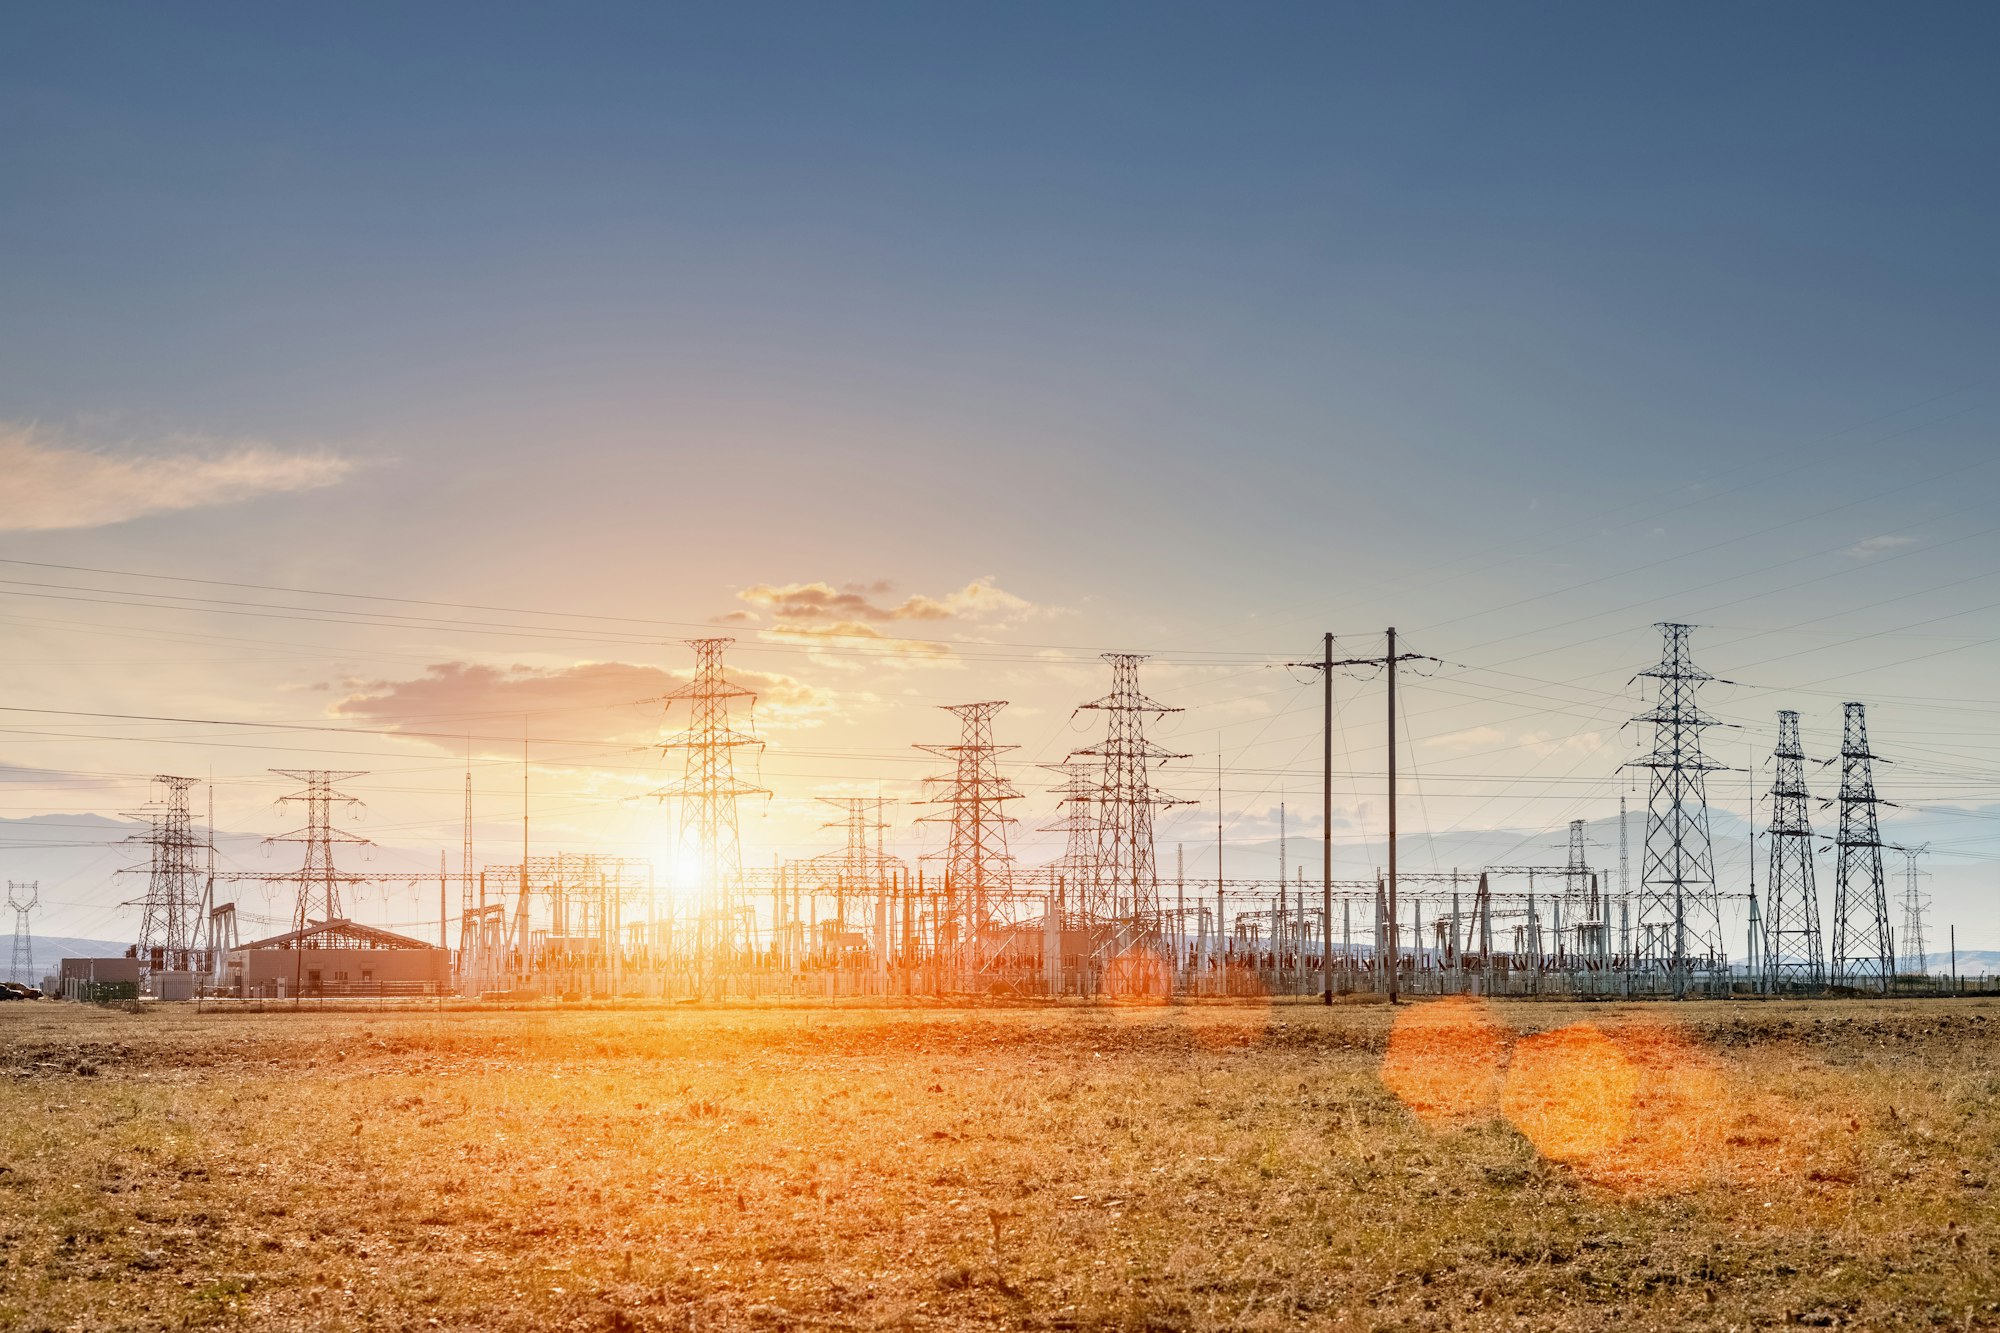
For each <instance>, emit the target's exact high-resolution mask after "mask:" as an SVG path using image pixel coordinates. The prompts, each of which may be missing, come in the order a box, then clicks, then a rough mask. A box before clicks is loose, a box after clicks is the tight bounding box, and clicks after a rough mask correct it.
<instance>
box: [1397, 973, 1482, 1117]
mask: <svg viewBox="0 0 2000 1333" xmlns="http://www.w3.org/2000/svg"><path fill="white" fill-rule="evenodd" d="M1508 1035H1509V1034H1508V1032H1507V1030H1506V1029H1505V1028H1503V1027H1501V1026H1500V1025H1499V1024H1498V1023H1496V1022H1494V1021H1493V1019H1492V1018H1491V1017H1490V1016H1488V1014H1487V1011H1486V1008H1485V1006H1483V1005H1482V1004H1480V1003H1479V1002H1478V1001H1476V1000H1472V999H1467V998H1465V997H1463V996H1453V997H1450V998H1448V999H1443V1000H1438V1001H1435V1002H1433V1003H1430V1004H1419V1005H1413V1006H1412V1007H1410V1008H1408V1009H1406V1010H1404V1011H1403V1012H1402V1013H1400V1014H1398V1015H1397V1017H1396V1023H1395V1026H1394V1027H1393V1028H1391V1029H1390V1032H1389V1049H1388V1052H1387V1053H1386V1054H1385V1055H1384V1056H1383V1057H1382V1081H1383V1082H1384V1083H1386V1084H1388V1085H1389V1090H1390V1091H1391V1092H1393V1093H1395V1094H1396V1095H1397V1096H1398V1097H1400V1098H1402V1100H1403V1104H1404V1105H1405V1106H1408V1107H1409V1108H1410V1110H1411V1111H1413V1112H1415V1113H1416V1115H1417V1116H1418V1117H1419V1118H1420V1119H1422V1120H1424V1121H1425V1122H1426V1123H1428V1124H1432V1125H1446V1124H1451V1123H1454V1122H1458V1121H1464V1120H1469V1119H1476V1118H1478V1117H1480V1116H1483V1115H1488V1114H1491V1113H1492V1112H1493V1111H1494V1109H1495V1108H1497V1107H1498V1106H1499V1104H1500V1081H1501V1069H1502V1062H1503V1061H1504V1059H1505V1058H1506V1054H1507V1038H1508Z"/></svg>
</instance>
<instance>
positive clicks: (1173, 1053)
mask: <svg viewBox="0 0 2000 1333" xmlns="http://www.w3.org/2000/svg"><path fill="white" fill-rule="evenodd" d="M1996 1057H2000V1003H1991V1002H1987V1001H1980V1000H1967V1001H1960V1002H1949V1003H1937V1002H1932V1003H1921V1002H1909V1003H1893V1004H1872V1003H1866V1002H1833V1003H1826V1004H1820V1005H1797V1004H1755V1003H1744V1002H1736V1003H1705V1004H1686V1005H1678V1006H1671V1005H1650V1006H1623V1007H1621V1006H1609V1005H1595V1006H1587V1007H1586V1006H1564V1005H1542V1004H1525V1003H1516V1004H1511V1005H1500V1006H1497V1007H1494V1008H1491V1009H1486V1008H1475V1007H1473V1006H1471V1005H1464V1004H1453V1003H1446V1004H1442V1005H1439V1004H1432V1005H1421V1004H1419V1005H1414V1006H1409V1007H1408V1008H1406V1009H1405V1010H1404V1011H1403V1017H1402V1018H1401V1019H1400V1026H1399V1027H1398V1028H1397V1029H1396V1031H1395V1033H1394V1036H1393V1038H1392V1034H1391V1015H1390V1013H1389V1011H1387V1010H1386V1009H1384V1008H1382V1007H1379V1006H1359V1007H1341V1008H1336V1009H1332V1010H1327V1009H1321V1008H1317V1007H1310V1006H1301V1007H1296V1008H1294V1007H1289V1006H1286V1007H1278V1008H1268V1009H1258V1008H1235V1007H1229V1008H1224V1007H1216V1008H1191V1009H1178V1008H1177V1009H1134V1010H1108V1009H1087V1010H1086V1009H1078V1010H1049V1009H1015V1010H1009V1009H983V1010H921V1009H901V1010H899V1009H880V1010H837V1011H836V1010H828V1009H804V1008H791V1009H768V1010H759V1009H727V1008H725V1009H708V1010H702V1009H694V1008H689V1007H676V1008H667V1009H662V1008H646V1009H630V1010H581V1011H565V1012H555V1011H524V1012H497V1013H496V1012H476V1011H458V1012H454V1011H443V1012H425V1011H415V1010H412V1011H402V1012H388V1011H384V1012H375V1013H368V1012H328V1013H314V1012H305V1013H298V1014H294V1013H269V1014H255V1013H247V1014H238V1013H219V1014H218V1013H212V1012H210V1013H202V1014H199V1015H197V1014H196V1013H195V1012H193V1010H192V1009H191V1008H190V1007H187V1006H171V1007H166V1006H161V1007H155V1008H149V1009H148V1010H147V1011H146V1012H143V1013H137V1014H132V1013H125V1012H119V1011H103V1010H95V1009H86V1008H81V1007H78V1006H74V1005H62V1006H57V1005H27V1004H17V1005H8V1006H5V1007H4V1008H0V1328H6V1329H24V1330H39V1329H90V1330H100V1329H123V1328H132V1329H139V1328H182V1327H193V1328H204V1327H219V1328H229V1327H240V1328H282V1329H315V1330H317V1329H359V1328H383V1329H401V1328H413V1329H431V1328H442V1329H523V1330H526V1329H577V1330H605V1331H607V1333H608V1331H610V1330H638V1329H705V1328H715V1329H723V1328H765V1329H776V1328H784V1327H815V1326H819V1327H842V1328H846V1327H878V1326H885V1327H941V1328H950V1327H1009V1328H1014V1327H1025V1328H1059V1329H1082V1328H1111V1327H1116V1328H1135V1329H1136V1328H1158V1329H1181V1328H1187V1329H1205V1328H1289V1327H1301V1326H1307V1327H1323V1328H1527V1327H1533V1328H1576V1329H1594V1328H1612V1327H1618V1328H1624V1329H1635V1328H1675V1329H1682V1328H1692V1329H1706V1328H1714V1329H1724V1328H1748V1327H1765V1326H1776V1325H1783V1324H1788V1323H1790V1324H1802V1325H1806V1326H1815V1327H1856V1328H1888V1327H1939V1328H1966V1327H2000V1207H1996V1196H1997V1195H2000V1059H1997V1058H1996Z"/></svg>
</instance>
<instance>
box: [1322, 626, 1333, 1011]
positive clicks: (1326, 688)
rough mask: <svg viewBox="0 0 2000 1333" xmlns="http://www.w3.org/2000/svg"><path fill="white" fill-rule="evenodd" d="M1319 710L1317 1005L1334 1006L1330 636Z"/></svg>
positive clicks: (1330, 636)
mask: <svg viewBox="0 0 2000 1333" xmlns="http://www.w3.org/2000/svg"><path fill="white" fill-rule="evenodd" d="M1319 683H1320V688H1321V690H1322V691H1323V697H1322V699H1321V701H1320V702H1321V708H1322V711H1323V712H1324V714H1325V728H1324V734H1323V735H1322V737H1321V742H1322V743H1321V746H1320V790H1319V898H1320V920H1321V932H1320V933H1321V935H1322V936H1323V937H1324V938H1322V939H1321V941H1320V957H1319V961H1320V1003H1322V1004H1332V1003H1333V634H1332V633H1331V632H1330V631H1329V632H1328V633H1327V634H1326V636H1325V637H1324V638H1322V639H1321V640H1320V673H1319Z"/></svg>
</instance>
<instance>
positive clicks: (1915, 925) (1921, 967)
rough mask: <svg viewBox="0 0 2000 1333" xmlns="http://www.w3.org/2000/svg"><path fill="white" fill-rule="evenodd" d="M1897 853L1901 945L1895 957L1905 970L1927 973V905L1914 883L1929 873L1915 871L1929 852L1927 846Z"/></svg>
mask: <svg viewBox="0 0 2000 1333" xmlns="http://www.w3.org/2000/svg"><path fill="white" fill-rule="evenodd" d="M1896 850H1897V851H1899V852H1901V853H1902V854H1903V942H1902V944H1901V945H1899V946H1898V947H1897V949H1896V953H1897V954H1898V955H1899V956H1900V957H1901V958H1902V960H1903V966H1904V967H1906V968H1908V969H1910V971H1912V972H1915V973H1926V972H1928V971H1930V944H1929V942H1928V941H1927V940H1926V939H1925V938H1924V910H1925V908H1927V907H1928V906H1929V903H1928V902H1927V901H1926V900H1925V898H1924V895H1923V893H1922V892H1921V891H1920V890H1919V889H1918V888H1917V880H1918V879H1920V878H1922V877H1923V876H1924V875H1926V874H1928V873H1929V872H1928V871H1924V870H1919V869H1917V858H1918V857H1919V856H1922V855H1923V854H1924V853H1925V852H1927V851H1929V850H1930V844H1929V843H1925V844H1924V845H1923V846H1921V847H1898V848H1897V849H1896Z"/></svg>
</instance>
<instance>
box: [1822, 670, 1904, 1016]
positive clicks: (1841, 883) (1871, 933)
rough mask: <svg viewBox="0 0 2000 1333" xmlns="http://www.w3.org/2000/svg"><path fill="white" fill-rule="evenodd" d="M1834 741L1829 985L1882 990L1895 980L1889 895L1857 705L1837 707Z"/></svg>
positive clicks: (1864, 726)
mask: <svg viewBox="0 0 2000 1333" xmlns="http://www.w3.org/2000/svg"><path fill="white" fill-rule="evenodd" d="M1843 711H1844V713H1845V723H1844V725H1843V727H1842V730H1841V740H1840V833H1839V836H1838V837H1836V838H1835V839H1834V846H1835V847H1836V848H1838V849H1839V860H1838V862H1837V864H1836V867H1835V870H1834V879H1833V984H1834V985H1836V986H1868V987H1873V988H1875V989H1877V990H1882V991H1887V990H1888V989H1889V987H1890V986H1891V985H1892V984H1893V983H1894V981H1895V978H1896V941H1895V937H1894V936H1893V935H1892V934H1890V931H1889V891H1888V886H1887V885H1886V884H1885V883H1884V881H1883V877H1882V829H1881V823H1880V820H1879V817H1878V807H1880V806H1881V805H1882V804H1884V802H1882V801H1881V800H1879V799H1877V797H1876V795H1875V770H1874V762H1875V756H1874V755H1873V754H1871V753H1870V752H1869V749H1868V717H1867V714H1866V712H1865V710H1864V709H1863V708H1862V706H1861V705H1860V704H1855V703H1850V704H1846V705H1844V706H1843Z"/></svg>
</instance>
